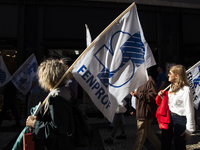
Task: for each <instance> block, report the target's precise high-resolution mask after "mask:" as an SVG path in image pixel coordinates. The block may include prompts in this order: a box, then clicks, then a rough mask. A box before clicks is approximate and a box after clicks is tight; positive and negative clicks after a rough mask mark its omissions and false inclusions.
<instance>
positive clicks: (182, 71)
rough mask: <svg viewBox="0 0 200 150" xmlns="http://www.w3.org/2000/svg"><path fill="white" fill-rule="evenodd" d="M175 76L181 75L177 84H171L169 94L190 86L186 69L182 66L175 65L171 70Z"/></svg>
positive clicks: (176, 80)
mask: <svg viewBox="0 0 200 150" xmlns="http://www.w3.org/2000/svg"><path fill="white" fill-rule="evenodd" d="M169 70H170V71H171V72H173V73H174V74H175V75H179V76H178V78H177V79H175V82H174V83H172V84H171V91H170V92H169V93H175V92H176V91H177V90H178V89H181V88H183V87H184V86H185V85H187V86H189V83H188V79H187V74H186V70H185V67H184V66H182V65H175V66H172V67H170V68H169Z"/></svg>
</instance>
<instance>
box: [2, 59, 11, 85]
mask: <svg viewBox="0 0 200 150" xmlns="http://www.w3.org/2000/svg"><path fill="white" fill-rule="evenodd" d="M10 80H11V76H10V73H9V71H8V69H7V67H6V65H5V63H4V61H3V57H2V56H0V87H2V86H4V85H5V84H6V83H8V82H9V81H10Z"/></svg>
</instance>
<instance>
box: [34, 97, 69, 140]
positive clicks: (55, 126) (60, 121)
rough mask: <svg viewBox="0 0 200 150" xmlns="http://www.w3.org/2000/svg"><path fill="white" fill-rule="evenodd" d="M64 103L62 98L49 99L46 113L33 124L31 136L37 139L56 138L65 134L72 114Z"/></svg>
mask: <svg viewBox="0 0 200 150" xmlns="http://www.w3.org/2000/svg"><path fill="white" fill-rule="evenodd" d="M65 101H66V100H65V99H62V98H61V99H60V98H57V97H55V98H53V97H50V99H49V107H48V111H47V112H46V113H45V115H44V117H43V118H40V119H38V120H36V121H35V123H34V127H33V134H34V135H35V136H36V137H37V138H39V139H47V138H56V137H60V135H62V134H66V132H67V131H68V129H69V125H70V123H71V119H72V112H71V107H70V106H69V105H68V104H66V102H65ZM69 122H70V123H69Z"/></svg>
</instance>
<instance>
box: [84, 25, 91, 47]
mask: <svg viewBox="0 0 200 150" xmlns="http://www.w3.org/2000/svg"><path fill="white" fill-rule="evenodd" d="M85 28H86V43H87V47H88V46H89V45H90V44H91V43H92V37H91V35H90V30H89V28H88V26H87V24H85Z"/></svg>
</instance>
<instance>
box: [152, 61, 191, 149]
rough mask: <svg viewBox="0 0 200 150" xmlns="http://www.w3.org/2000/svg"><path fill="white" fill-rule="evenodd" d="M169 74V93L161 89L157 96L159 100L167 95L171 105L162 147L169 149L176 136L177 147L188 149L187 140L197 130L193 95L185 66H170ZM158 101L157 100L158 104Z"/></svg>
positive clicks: (162, 138) (162, 136) (163, 133)
mask: <svg viewBox="0 0 200 150" xmlns="http://www.w3.org/2000/svg"><path fill="white" fill-rule="evenodd" d="M168 76H169V79H168V80H169V82H171V86H170V89H169V91H168V94H166V92H165V91H162V90H161V91H160V92H159V93H158V96H157V98H156V99H157V100H158V101H162V100H161V99H162V98H163V99H164V97H165V98H166V97H167V98H168V106H169V119H170V123H169V124H168V127H167V128H165V129H162V135H161V148H162V150H165V149H166V150H169V149H170V147H171V142H172V139H173V138H174V145H175V149H176V150H186V140H188V139H189V137H190V134H191V133H192V132H194V131H195V120H194V104H193V95H192V93H191V91H190V87H189V83H188V79H187V75H186V70H185V67H184V66H182V65H175V66H172V67H170V68H169V74H168ZM163 96H164V97H163ZM158 101H156V103H157V104H158ZM158 110H159V108H158ZM158 110H157V112H158ZM157 119H158V117H157ZM158 123H159V120H158ZM159 127H160V125H159Z"/></svg>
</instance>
